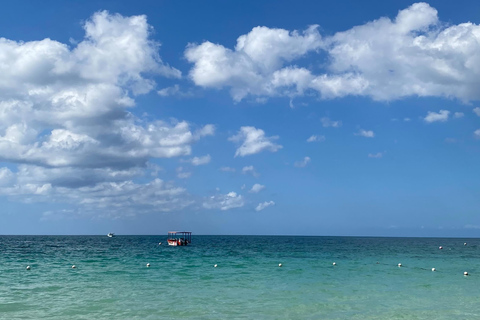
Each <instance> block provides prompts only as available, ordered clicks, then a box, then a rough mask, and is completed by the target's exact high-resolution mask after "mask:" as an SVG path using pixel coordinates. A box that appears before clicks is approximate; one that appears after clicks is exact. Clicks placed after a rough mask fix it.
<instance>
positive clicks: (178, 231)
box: [168, 231, 192, 233]
mask: <svg viewBox="0 0 480 320" xmlns="http://www.w3.org/2000/svg"><path fill="white" fill-rule="evenodd" d="M168 233H192V232H191V231H168Z"/></svg>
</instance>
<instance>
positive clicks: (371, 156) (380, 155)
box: [368, 152, 383, 159]
mask: <svg viewBox="0 0 480 320" xmlns="http://www.w3.org/2000/svg"><path fill="white" fill-rule="evenodd" d="M368 157H369V158H377V159H378V158H381V157H383V153H381V152H377V153H369V154H368Z"/></svg>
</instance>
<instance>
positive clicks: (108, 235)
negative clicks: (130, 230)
mask: <svg viewBox="0 0 480 320" xmlns="http://www.w3.org/2000/svg"><path fill="white" fill-rule="evenodd" d="M114 236H115V233H113V232H109V233H108V234H107V237H109V238H113V237H114Z"/></svg>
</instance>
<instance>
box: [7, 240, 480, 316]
mask: <svg viewBox="0 0 480 320" xmlns="http://www.w3.org/2000/svg"><path fill="white" fill-rule="evenodd" d="M160 241H161V242H162V243H163V245H161V246H160V245H158V243H159V242H160ZM464 242H467V245H466V246H464ZM439 246H442V247H443V249H442V250H440V249H439ZM479 254H480V239H452V238H448V239H435V238H366V237H290V236H195V235H194V237H193V242H192V244H191V245H190V246H187V247H169V246H167V245H166V238H165V237H164V236H116V237H114V238H108V237H106V236H0V319H99V318H103V317H113V318H114V319H227V318H229V319H327V318H328V319H480V304H479V303H478V302H479V298H480V268H478V263H479ZM333 262H335V263H336V266H333V265H332V263H333ZM147 263H150V267H149V268H147V267H146V264H147ZM279 263H282V267H279V266H278V264H279ZM398 263H401V264H402V267H401V268H400V267H398V266H397V264H398ZM215 264H217V267H216V268H214V265H215ZM27 265H29V266H31V270H26V269H25V268H26V266H27ZM72 265H76V269H72V268H71V266H72ZM433 267H435V268H436V270H437V271H435V272H432V271H431V268H433ZM464 271H468V272H469V274H470V275H469V276H468V277H465V276H463V272H464Z"/></svg>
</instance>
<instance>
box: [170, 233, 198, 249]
mask: <svg viewBox="0 0 480 320" xmlns="http://www.w3.org/2000/svg"><path fill="white" fill-rule="evenodd" d="M167 242H168V245H169V246H175V247H176V246H186V245H187V244H189V243H191V242H192V233H191V232H188V231H170V232H169V233H168V239H167Z"/></svg>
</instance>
